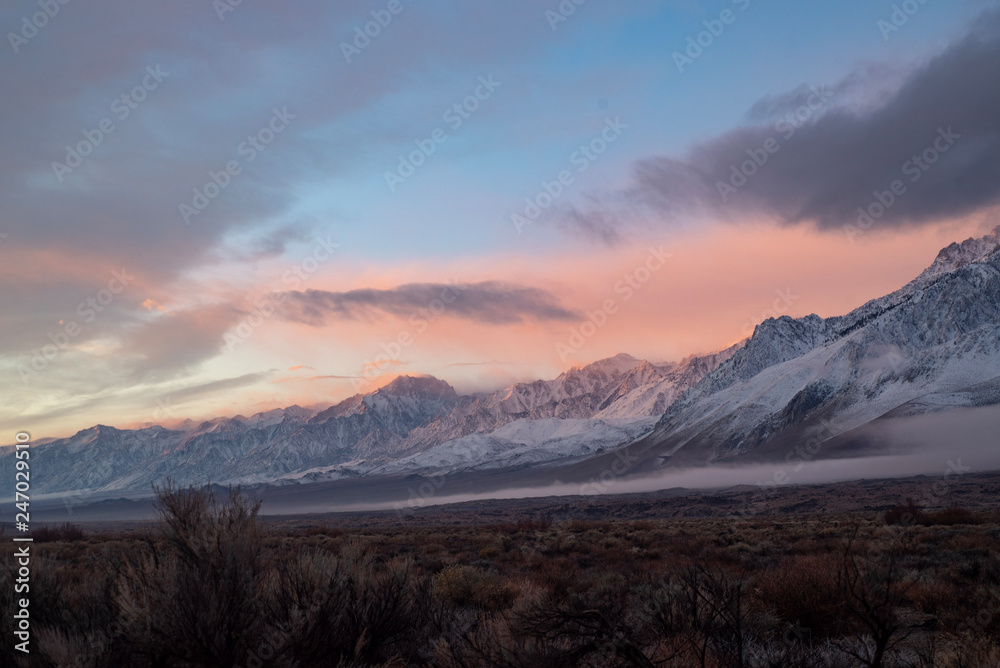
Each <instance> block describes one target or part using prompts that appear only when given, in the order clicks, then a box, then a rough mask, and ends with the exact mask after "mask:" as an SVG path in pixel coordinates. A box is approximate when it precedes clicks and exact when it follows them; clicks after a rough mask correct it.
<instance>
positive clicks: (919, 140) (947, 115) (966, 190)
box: [564, 10, 1000, 241]
mask: <svg viewBox="0 0 1000 668" xmlns="http://www.w3.org/2000/svg"><path fill="white" fill-rule="evenodd" d="M998 64H1000V12H998V11H995V10H994V11H989V12H986V13H984V14H983V15H981V16H980V17H979V19H978V20H977V21H976V24H975V26H974V28H972V30H971V31H970V32H969V33H968V34H967V35H966V36H965V37H963V38H962V39H960V40H958V41H956V42H955V43H953V44H951V45H950V46H949V47H948V48H947V49H945V50H944V51H943V52H942V53H940V54H939V55H937V56H936V57H934V58H933V59H931V60H929V61H928V62H926V63H924V64H922V65H921V66H920V67H918V68H916V69H913V70H912V71H910V72H909V74H908V75H907V76H905V77H904V78H903V79H902V83H901V84H898V83H897V84H891V83H890V84H886V81H887V79H888V77H887V76H886V71H885V68H878V67H875V68H871V67H869V68H866V70H862V71H859V72H857V73H855V74H853V75H852V76H850V77H848V78H847V79H845V80H844V81H843V82H840V83H839V84H837V85H836V86H833V87H831V88H829V89H825V88H823V87H820V86H817V87H812V86H802V87H799V88H797V89H795V90H793V91H790V92H788V93H786V94H782V95H771V96H768V97H765V98H763V99H762V100H761V101H759V102H758V103H757V104H755V105H754V106H753V107H752V108H751V109H750V111H749V113H748V114H747V118H748V120H749V121H751V123H752V124H751V125H748V126H745V127H740V128H736V129H734V130H732V131H730V132H728V133H725V134H723V135H721V136H718V137H715V138H713V139H710V140H708V141H705V142H703V143H700V144H697V145H695V146H694V147H693V148H692V149H691V150H690V151H689V152H688V153H687V155H685V156H683V157H670V156H653V157H649V158H646V159H643V160H640V161H638V162H637V163H636V164H635V165H634V175H633V178H634V185H633V186H632V187H630V188H629V189H627V190H626V191H624V192H621V193H618V194H616V195H614V196H612V197H610V198H605V200H604V201H605V203H604V204H591V205H589V206H583V207H580V208H574V209H572V210H570V211H569V212H568V213H567V214H566V216H565V218H564V221H565V223H566V224H567V225H570V226H572V227H575V228H577V229H578V230H579V231H580V232H582V233H584V234H586V235H587V236H591V237H596V238H598V239H600V240H603V241H614V240H615V238H616V235H617V234H618V233H619V230H620V229H621V226H622V225H623V224H624V221H625V220H626V219H630V218H631V219H635V218H637V217H642V216H643V215H650V216H652V217H655V219H657V220H660V221H663V220H667V221H668V222H673V223H680V222H682V221H684V220H691V219H697V218H699V217H710V218H715V219H724V220H726V219H728V220H735V219H739V218H745V217H747V216H754V215H763V216H768V217H773V218H776V219H777V220H779V221H781V222H783V223H786V224H797V223H806V222H811V223H816V224H817V225H818V226H819V227H820V228H833V227H837V226H842V225H845V224H849V223H856V222H857V220H858V208H859V207H864V208H868V207H869V206H870V205H872V203H874V202H876V201H877V200H876V193H884V192H885V191H888V190H890V186H891V184H892V183H893V181H896V180H898V181H900V182H901V183H902V185H903V186H904V187H905V190H904V191H903V192H902V194H898V195H894V196H893V197H892V200H893V202H892V204H891V206H888V207H887V210H886V211H885V213H884V214H883V215H881V216H880V217H879V218H878V223H879V224H880V225H887V226H903V225H921V224H927V223H930V222H933V221H935V220H940V219H942V218H946V217H950V216H959V215H964V214H970V213H974V212H976V211H977V210H980V209H983V208H984V207H989V206H992V205H995V204H996V203H997V202H998V201H1000V76H998V75H997V67H998ZM817 91H820V92H822V93H823V94H822V96H821V97H822V98H827V99H825V100H823V101H820V100H821V97H820V96H816V95H815V93H816V92H817ZM811 96H812V98H811V99H810V97H811ZM864 98H867V101H866V102H865V101H863V99H864ZM810 102H811V103H812V104H813V108H811V109H810V108H809V107H808V106H804V105H807V104H809V103H810ZM796 113H799V114H800V116H799V118H798V119H795V114H796ZM789 114H791V115H792V116H791V117H789ZM765 121H767V122H766V123H765ZM944 137H948V138H949V139H948V140H945V139H944ZM768 140H771V141H772V142H774V143H772V144H771V146H772V148H773V147H774V146H777V150H776V151H774V152H773V153H770V154H766V161H764V160H760V159H759V160H758V163H763V164H758V165H754V164H753V163H752V162H748V161H751V160H752V158H753V156H752V155H751V154H750V153H748V151H750V152H752V153H753V154H754V155H756V156H757V157H758V158H762V157H764V156H765V153H763V152H762V151H763V148H764V146H765V142H768ZM935 147H936V148H935ZM941 149H946V150H941ZM925 152H926V156H925V155H924V154H925ZM935 158H936V159H935ZM932 160H933V163H932V162H931V161H932ZM744 167H745V168H744ZM734 169H735V170H737V173H738V172H740V171H742V172H744V173H743V174H739V175H735V176H734ZM746 174H749V175H748V176H747V175H746ZM744 176H745V179H744V178H743V177H744ZM744 181H745V182H744ZM722 184H725V185H722ZM889 199H890V198H889V197H883V200H885V201H888V200H889ZM609 209H610V210H611V211H613V214H609V213H608V211H609ZM875 210H876V211H878V207H876V208H875Z"/></svg>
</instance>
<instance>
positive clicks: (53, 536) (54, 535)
mask: <svg viewBox="0 0 1000 668" xmlns="http://www.w3.org/2000/svg"><path fill="white" fill-rule="evenodd" d="M31 537H32V538H34V539H35V542H36V543H54V542H57V541H62V542H67V543H70V542H75V541H79V540H84V539H85V538H86V536H85V535H84V533H83V529H81V528H80V527H78V526H76V525H74V524H70V523H69V522H66V523H65V524H61V525H59V526H48V525H45V526H43V527H41V528H39V529H34V530H33V531H32V532H31Z"/></svg>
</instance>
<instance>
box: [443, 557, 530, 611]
mask: <svg viewBox="0 0 1000 668" xmlns="http://www.w3.org/2000/svg"><path fill="white" fill-rule="evenodd" d="M434 595H435V596H437V597H438V598H439V599H441V600H443V601H447V602H450V603H454V604H455V605H474V606H478V607H480V608H486V609H491V610H496V609H503V608H509V607H510V605H511V603H513V599H514V592H513V589H512V588H511V587H510V586H509V584H508V583H506V582H505V581H504V580H503V578H501V577H500V576H499V575H498V574H497V573H495V572H493V571H487V570H484V569H482V568H477V567H475V566H449V567H448V568H445V569H444V570H443V571H441V572H440V573H438V574H437V576H435V578H434Z"/></svg>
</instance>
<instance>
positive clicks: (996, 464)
mask: <svg viewBox="0 0 1000 668" xmlns="http://www.w3.org/2000/svg"><path fill="white" fill-rule="evenodd" d="M855 435H863V436H864V437H865V438H867V439H869V440H870V441H871V442H873V443H877V444H879V447H881V448H882V449H883V450H885V451H890V452H892V453H893V454H886V455H878V456H870V457H851V458H839V459H823V458H822V457H823V448H822V447H821V448H820V450H819V452H817V453H816V455H815V458H813V459H811V460H808V461H807V459H808V457H809V456H808V455H807V454H804V453H802V452H801V451H800V452H798V453H796V451H795V450H791V451H789V453H788V454H787V456H786V458H785V459H784V460H783V461H778V462H772V463H760V464H750V465H744V466H728V465H727V466H705V467H696V468H683V469H681V468H675V469H665V470H664V472H663V473H661V474H659V475H654V476H643V477H629V476H628V475H627V473H626V474H624V475H618V474H616V473H615V471H613V470H611V469H610V468H609V470H606V471H605V472H604V473H603V474H601V475H599V476H595V477H594V478H593V479H591V480H589V481H586V482H583V483H572V484H564V483H556V484H552V485H547V486H539V487H524V488H511V489H506V490H502V491H492V492H483V493H471V494H453V495H449V494H447V476H445V477H443V478H442V479H441V482H440V483H437V484H432V483H424V485H427V486H428V487H427V488H426V489H427V491H432V493H430V494H422V493H421V490H420V489H419V488H417V489H416V490H414V491H416V492H417V494H416V495H413V494H411V498H410V499H408V500H406V501H404V502H399V501H397V502H384V503H363V504H350V505H341V506H338V507H336V508H328V510H343V511H360V510H386V509H389V510H391V509H396V510H403V511H405V510H410V509H416V508H420V507H425V506H431V505H441V504H448V503H461V502H464V501H481V500H487V499H525V498H536V497H548V496H580V495H583V496H596V495H603V494H634V493H641V492H657V491H661V490H667V489H674V488H684V489H691V490H718V489H725V488H730V487H737V486H741V485H749V486H752V487H754V488H758V489H761V490H763V489H766V488H774V487H782V486H786V485H811V484H822V483H834V482H845V481H849V480H863V479H880V478H905V477H910V476H916V475H927V476H937V477H941V478H945V477H948V478H950V479H954V476H960V475H962V474H964V473H982V472H986V471H996V470H1000V406H990V407H986V408H972V409H956V410H952V411H948V412H943V413H936V414H929V415H919V416H912V417H905V418H892V419H887V420H882V421H879V422H877V423H874V424H871V425H868V426H866V427H864V428H863V429H862V430H861V431H860V433H859V432H855ZM438 484H439V485H440V487H439V488H437V489H434V490H431V489H430V488H431V487H437V485H438ZM276 510H277V509H272V510H271V512H275V511H276Z"/></svg>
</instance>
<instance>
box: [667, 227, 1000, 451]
mask: <svg viewBox="0 0 1000 668" xmlns="http://www.w3.org/2000/svg"><path fill="white" fill-rule="evenodd" d="M997 379H1000V242H998V237H997V232H996V231H994V232H993V233H992V234H990V235H988V236H986V237H984V238H981V239H969V240H967V241H965V242H963V243H962V244H952V245H951V246H949V247H948V248H946V249H944V250H942V251H941V253H940V254H939V255H938V257H937V259H936V260H935V261H934V264H932V265H931V267H930V268H929V269H927V270H926V271H924V272H923V273H922V274H921V275H920V276H919V277H918V278H916V279H915V280H913V281H912V282H910V283H909V284H907V285H906V286H904V287H903V288H901V289H900V290H898V291H896V292H894V293H892V294H890V295H886V296H885V297H881V298H879V299H875V300H873V301H871V302H869V303H867V304H865V305H863V306H861V307H860V308H858V309H856V310H854V311H852V312H850V313H848V314H846V315H844V316H838V317H833V318H826V319H823V318H820V317H819V316H816V315H810V316H807V317H805V318H800V319H797V320H796V319H792V318H790V317H787V316H783V317H781V318H778V319H771V320H768V321H766V322H764V323H762V324H761V325H760V326H758V327H757V329H756V330H755V331H754V334H753V336H752V337H751V338H750V340H749V341H748V342H747V344H746V345H745V346H744V347H743V348H741V349H740V350H739V351H737V352H736V353H735V354H734V355H733V356H732V358H731V359H730V360H728V361H727V362H725V363H723V364H722V365H720V366H719V367H718V368H717V369H716V370H715V371H713V372H712V373H711V374H709V375H708V376H707V377H706V378H705V379H704V381H702V382H701V383H700V384H699V385H698V387H696V388H695V389H694V390H692V391H691V392H689V393H687V394H686V395H685V396H684V397H683V398H682V399H681V400H679V401H677V402H675V403H674V404H673V405H672V406H671V407H670V409H669V410H668V411H667V412H666V414H665V415H664V416H663V418H662V419H661V420H660V423H659V424H658V425H657V427H656V430H655V432H654V436H653V437H652V438H653V439H655V440H658V441H659V442H660V443H661V447H660V450H661V454H679V455H681V456H683V457H684V458H685V459H691V458H694V459H702V460H711V459H714V458H717V457H726V456H731V455H734V454H739V453H745V452H748V451H752V450H754V449H755V448H759V447H760V446H762V445H764V444H765V443H767V442H769V441H771V440H773V439H775V438H776V437H777V436H778V435H780V434H781V433H783V432H784V431H785V430H787V429H789V428H791V427H793V426H798V425H801V424H802V423H804V422H806V421H808V420H810V419H813V420H819V419H822V420H823V422H822V424H817V425H816V426H815V429H814V431H817V432H820V431H822V432H823V434H824V436H825V437H826V438H829V437H831V436H833V435H835V434H836V433H840V432H844V431H846V430H848V429H852V428H854V427H857V426H859V425H861V424H864V423H866V422H868V421H870V420H873V419H875V418H877V417H879V416H881V415H884V414H886V413H889V412H890V411H893V410H894V409H897V408H899V407H901V406H904V405H907V406H908V409H907V410H909V411H910V412H911V413H912V412H914V411H917V410H919V408H918V407H919V406H920V405H921V398H922V397H931V396H937V397H941V396H944V395H948V396H950V399H949V401H951V404H950V405H952V406H954V405H981V404H982V403H983V402H984V401H988V397H990V396H995V394H994V395H991V394H990V392H989V391H988V390H984V389H982V388H991V387H994V385H993V384H991V381H995V380H997ZM980 386H981V388H980V389H981V390H982V391H980V390H976V391H972V390H971V389H970V388H976V387H980ZM924 403H926V405H927V406H928V408H929V409H930V407H935V409H940V406H941V402H940V400H932V399H928V400H927V401H926V402H924Z"/></svg>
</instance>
